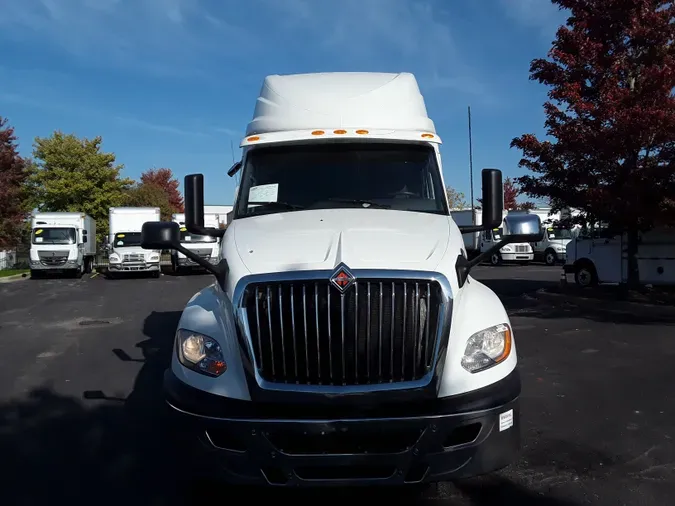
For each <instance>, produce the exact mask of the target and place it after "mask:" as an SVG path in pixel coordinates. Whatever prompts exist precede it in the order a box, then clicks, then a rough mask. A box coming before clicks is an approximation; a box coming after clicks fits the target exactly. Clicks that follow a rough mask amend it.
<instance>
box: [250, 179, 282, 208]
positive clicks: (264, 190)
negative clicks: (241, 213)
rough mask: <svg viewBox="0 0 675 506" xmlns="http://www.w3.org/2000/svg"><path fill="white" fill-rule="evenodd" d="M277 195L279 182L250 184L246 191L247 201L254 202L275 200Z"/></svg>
mask: <svg viewBox="0 0 675 506" xmlns="http://www.w3.org/2000/svg"><path fill="white" fill-rule="evenodd" d="M278 196H279V183H272V184H261V185H260V186H252V187H251V189H250V190H249V191H248V202H249V204H254V203H256V202H261V203H262V202H276V201H277V198H278Z"/></svg>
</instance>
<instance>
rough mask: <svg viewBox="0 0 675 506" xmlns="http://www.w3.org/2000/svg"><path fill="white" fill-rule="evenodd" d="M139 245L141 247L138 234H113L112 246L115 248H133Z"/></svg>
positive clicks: (139, 234)
mask: <svg viewBox="0 0 675 506" xmlns="http://www.w3.org/2000/svg"><path fill="white" fill-rule="evenodd" d="M140 245H141V233H140V232H120V233H118V234H115V240H114V241H113V246H114V247H116V248H127V247H130V246H134V247H135V246H140Z"/></svg>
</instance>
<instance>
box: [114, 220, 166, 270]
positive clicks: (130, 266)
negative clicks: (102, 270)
mask: <svg viewBox="0 0 675 506" xmlns="http://www.w3.org/2000/svg"><path fill="white" fill-rule="evenodd" d="M109 216H110V233H109V236H108V272H107V276H108V277H109V278H113V277H116V276H118V275H120V274H129V273H131V272H147V273H149V274H151V275H152V276H153V277H156V278H158V277H159V276H160V274H161V268H160V258H161V253H162V252H161V248H157V249H154V250H151V251H146V250H144V249H143V248H142V247H141V229H142V227H143V224H144V223H146V222H149V221H159V219H160V210H159V207H111V208H110V213H109Z"/></svg>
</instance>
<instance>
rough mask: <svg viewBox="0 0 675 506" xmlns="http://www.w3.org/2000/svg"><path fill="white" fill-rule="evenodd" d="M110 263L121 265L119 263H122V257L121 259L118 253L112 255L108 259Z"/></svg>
mask: <svg viewBox="0 0 675 506" xmlns="http://www.w3.org/2000/svg"><path fill="white" fill-rule="evenodd" d="M108 262H110V263H111V264H117V263H119V262H120V257H119V255H118V254H116V253H112V254H111V255H110V256H109V257H108Z"/></svg>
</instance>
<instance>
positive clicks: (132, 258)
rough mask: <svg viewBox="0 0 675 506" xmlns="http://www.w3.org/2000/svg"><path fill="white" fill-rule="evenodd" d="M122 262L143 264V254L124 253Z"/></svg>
mask: <svg viewBox="0 0 675 506" xmlns="http://www.w3.org/2000/svg"><path fill="white" fill-rule="evenodd" d="M122 261H123V262H145V255H144V254H143V253H125V254H124V257H123V258H122Z"/></svg>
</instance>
